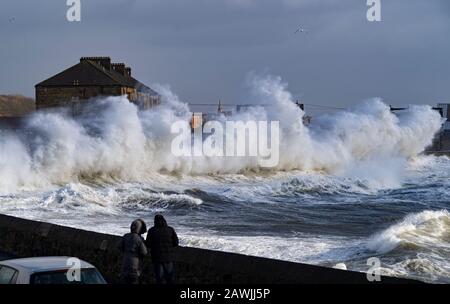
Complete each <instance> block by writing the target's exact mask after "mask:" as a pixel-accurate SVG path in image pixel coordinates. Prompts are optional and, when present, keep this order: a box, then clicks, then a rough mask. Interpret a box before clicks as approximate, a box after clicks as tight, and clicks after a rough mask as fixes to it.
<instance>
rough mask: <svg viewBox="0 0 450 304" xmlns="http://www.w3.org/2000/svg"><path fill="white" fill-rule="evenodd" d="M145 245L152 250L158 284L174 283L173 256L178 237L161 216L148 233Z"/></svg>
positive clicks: (158, 215) (159, 215)
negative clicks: (164, 282)
mask: <svg viewBox="0 0 450 304" xmlns="http://www.w3.org/2000/svg"><path fill="white" fill-rule="evenodd" d="M145 243H146V245H147V247H148V248H149V249H150V253H151V257H152V262H153V269H154V274H155V280H156V283H158V284H161V283H163V280H165V281H166V283H167V284H171V283H173V277H174V267H173V256H174V248H175V247H177V246H178V236H177V234H176V232H175V230H174V229H173V228H172V227H170V226H168V225H167V222H166V219H165V218H164V217H163V216H162V215H161V214H157V215H155V225H154V226H153V227H152V228H150V230H149V231H148V233H147V239H146V241H145Z"/></svg>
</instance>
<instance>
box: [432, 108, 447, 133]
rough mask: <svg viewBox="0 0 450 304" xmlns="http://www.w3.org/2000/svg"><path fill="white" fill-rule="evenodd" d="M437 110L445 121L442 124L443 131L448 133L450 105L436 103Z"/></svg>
mask: <svg viewBox="0 0 450 304" xmlns="http://www.w3.org/2000/svg"><path fill="white" fill-rule="evenodd" d="M435 109H437V110H439V112H440V113H441V116H442V117H444V118H446V119H447V120H446V121H445V123H444V126H443V129H444V130H449V131H450V121H449V119H450V104H449V103H438V105H437V107H436V108H435Z"/></svg>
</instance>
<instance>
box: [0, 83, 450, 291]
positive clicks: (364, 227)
mask: <svg viewBox="0 0 450 304" xmlns="http://www.w3.org/2000/svg"><path fill="white" fill-rule="evenodd" d="M252 85H253V89H252V91H254V92H256V93H255V94H256V95H255V96H256V97H257V98H258V100H259V101H260V102H261V103H262V104H270V105H272V107H271V108H270V109H267V108H262V107H258V106H257V105H256V106H255V107H251V108H249V109H248V110H247V111H245V112H240V113H236V114H235V115H233V116H232V117H222V118H221V119H223V121H224V120H225V119H226V120H239V121H278V122H279V124H280V138H279V143H280V147H279V152H280V154H279V163H278V164H277V165H276V166H275V167H272V168H261V167H260V166H258V162H257V161H256V160H255V158H252V157H231V158H220V157H219V158H209V157H176V156H175V155H174V154H173V153H171V141H172V139H173V134H172V133H171V126H172V125H173V123H174V122H175V121H178V120H182V121H184V122H185V123H186V124H187V123H188V121H189V119H190V118H191V115H192V113H191V112H190V110H189V108H188V106H187V105H186V104H183V103H182V102H180V101H179V99H178V98H177V97H176V96H175V95H174V94H173V93H172V92H170V90H168V89H167V88H164V87H160V88H158V91H159V92H160V93H161V94H162V95H163V103H162V105H161V106H159V107H156V108H154V109H151V110H148V111H138V109H137V108H136V106H134V105H133V104H131V103H130V102H129V101H128V100H127V99H126V98H125V97H108V98H105V99H104V100H97V101H91V102H89V103H87V105H86V109H84V110H83V111H82V112H81V113H80V114H79V115H77V116H76V117H73V116H71V115H69V114H68V113H66V112H64V110H63V109H62V110H58V111H53V112H52V111H50V112H45V111H40V112H38V113H35V114H34V115H32V116H31V117H29V118H28V119H27V120H26V122H25V124H24V125H23V126H21V127H20V128H18V129H14V130H7V129H0V213H5V214H10V215H14V216H19V217H24V218H30V219H37V220H41V221H47V222H52V223H57V224H62V225H68V226H73V227H78V228H84V229H88V230H93V231H99V232H106V233H113V234H117V235H121V234H124V233H126V232H127V231H128V230H129V225H130V223H131V221H132V220H133V219H135V218H143V219H144V220H146V221H147V222H151V221H152V218H153V216H154V215H155V213H158V212H160V213H163V214H164V215H165V216H166V217H167V219H168V222H169V224H170V225H172V226H173V227H175V229H176V230H177V231H178V233H179V235H180V238H181V243H182V244H183V245H187V246H195V247H202V248H210V249H217V250H223V251H230V252H238V253H244V254H249V255H256V256H263V257H270V258H276V259H282V260H289V261H297V262H305V263H311V264H317V265H323V266H329V267H332V266H334V265H336V264H338V263H344V264H345V265H346V267H347V269H350V270H356V271H367V270H368V269H369V268H370V267H371V266H369V265H367V259H368V258H369V257H378V258H379V259H380V261H381V263H382V264H381V268H380V269H379V270H380V271H381V273H382V274H385V275H391V276H402V277H408V278H416V279H420V280H423V281H429V282H447V283H448V282H450V262H449V261H450V216H449V213H448V209H449V207H450V200H449V194H450V191H449V190H448V189H449V184H450V181H449V180H450V179H449V178H450V159H449V158H446V157H433V156H422V155H421V152H422V151H424V150H425V148H426V147H427V146H429V145H430V144H431V143H432V140H433V137H434V135H435V134H436V132H438V131H439V129H440V128H441V125H442V123H443V120H442V118H441V117H440V115H439V114H438V113H437V112H436V111H434V110H432V108H431V107H430V106H411V107H410V108H409V109H408V110H406V111H403V112H401V113H398V114H397V115H396V114H394V113H392V112H391V111H390V109H389V107H388V106H387V105H386V104H384V103H383V102H382V101H380V100H372V101H367V102H364V103H362V104H360V105H357V106H355V107H353V108H350V109H348V110H345V111H340V112H336V113H332V114H327V115H323V116H318V117H314V118H313V120H312V123H311V124H310V125H308V126H305V125H304V124H303V121H302V117H303V115H304V114H305V113H304V112H303V111H302V110H301V109H300V108H298V107H297V105H295V103H294V102H293V98H292V96H291V94H290V93H289V92H288V91H287V85H286V84H284V83H282V82H281V79H280V78H277V77H262V78H259V79H255V80H254V81H253V82H252ZM223 121H221V122H223ZM190 136H191V134H190V133H188V134H187V136H186V137H187V138H186V139H188V140H190Z"/></svg>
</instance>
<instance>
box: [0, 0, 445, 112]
mask: <svg viewBox="0 0 450 304" xmlns="http://www.w3.org/2000/svg"><path fill="white" fill-rule="evenodd" d="M81 1H82V7H83V10H82V22H80V23H69V22H67V21H66V20H65V12H66V9H67V7H66V6H65V1H55V0H53V1H52V0H46V1H33V2H30V1H23V0H22V1H20V0H19V1H17V0H15V1H13V0H6V1H2V10H1V12H0V37H1V38H2V47H1V48H0V56H2V58H3V68H2V72H1V73H0V92H1V93H23V94H26V95H29V96H32V95H33V85H34V84H35V83H37V82H38V81H40V80H42V79H44V78H46V77H48V76H50V75H52V74H54V73H56V72H58V71H60V70H61V69H63V68H65V67H68V66H70V65H71V64H74V63H75V62H76V61H77V60H78V58H79V57H80V56H84V55H110V56H111V57H113V59H114V60H120V61H125V62H127V63H129V64H131V65H132V67H133V71H134V74H135V75H136V76H137V77H138V78H139V79H140V80H142V81H144V82H146V83H148V84H152V83H155V82H158V83H168V84H170V85H171V87H172V88H173V89H174V91H175V92H177V93H178V94H179V95H180V97H181V98H182V99H183V100H186V101H191V102H216V101H217V99H218V98H221V99H223V100H225V101H226V102H241V101H242V100H243V99H245V96H246V93H247V89H246V88H245V85H244V83H245V77H246V75H247V73H248V72H249V71H257V72H258V71H260V72H266V71H267V72H270V73H273V74H275V75H279V76H281V77H282V78H283V80H284V81H286V82H288V83H289V88H290V90H291V91H292V92H293V94H294V95H298V96H303V97H304V99H305V101H306V102H308V103H316V104H327V105H334V106H347V105H350V104H352V103H355V102H358V101H361V100H363V99H366V98H370V97H374V96H379V97H382V98H385V99H386V101H387V102H389V103H392V104H398V105H401V104H408V103H435V102H437V101H442V100H446V99H447V100H450V91H449V89H448V87H449V85H448V83H450V76H449V75H450V74H449V71H450V61H449V60H448V54H449V53H450V52H449V51H450V41H449V40H448V38H447V37H450V35H449V34H450V19H449V18H448V17H449V12H450V10H449V8H450V5H449V4H448V3H449V2H448V1H445V0H435V1H424V0H397V1H391V0H381V1H382V8H383V9H382V18H383V22H381V23H369V22H367V20H366V19H365V16H366V10H367V7H366V5H365V1H361V0H339V1H337V0H298V1H296V0H281V1H276V0H273V1H270V0H258V1H252V0H216V1H207V0H108V1H107V0H97V1H92V0H81ZM9 16H14V17H15V18H16V20H15V22H8V21H7V18H8V17H9ZM298 25H302V26H305V27H307V28H308V29H310V34H307V35H294V34H293V31H294V30H295V28H296V27H297V26H298Z"/></svg>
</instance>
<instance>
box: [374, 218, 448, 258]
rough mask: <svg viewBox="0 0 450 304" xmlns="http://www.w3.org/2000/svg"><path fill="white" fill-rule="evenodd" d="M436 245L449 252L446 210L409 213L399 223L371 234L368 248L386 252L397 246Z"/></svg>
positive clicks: (424, 246) (426, 246) (433, 246)
mask: <svg viewBox="0 0 450 304" xmlns="http://www.w3.org/2000/svg"><path fill="white" fill-rule="evenodd" d="M436 245H439V247H441V248H443V249H446V250H449V252H450V215H449V213H448V211H447V210H441V211H430V210H425V211H422V212H420V213H416V214H410V215H408V216H406V217H405V218H404V219H403V220H402V221H401V222H400V223H397V224H394V225H392V226H391V227H389V228H387V229H386V230H384V231H382V232H380V233H378V234H376V235H375V236H373V237H372V239H371V240H370V241H369V243H368V249H370V250H373V251H376V252H378V253H387V252H389V251H392V250H394V249H396V248H398V247H399V246H401V247H405V248H415V247H416V248H417V247H421V248H435V247H436Z"/></svg>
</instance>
